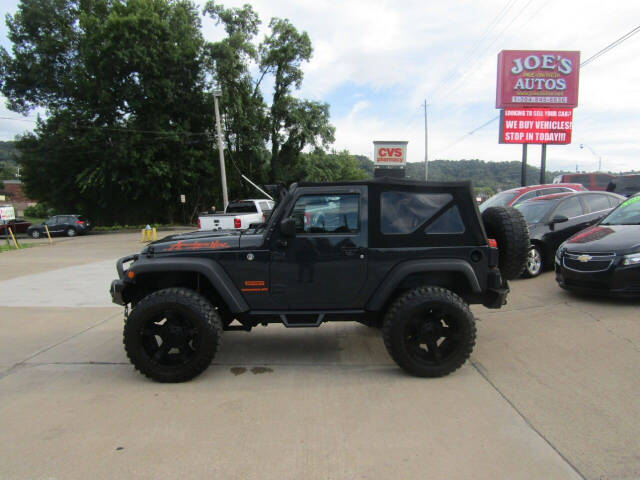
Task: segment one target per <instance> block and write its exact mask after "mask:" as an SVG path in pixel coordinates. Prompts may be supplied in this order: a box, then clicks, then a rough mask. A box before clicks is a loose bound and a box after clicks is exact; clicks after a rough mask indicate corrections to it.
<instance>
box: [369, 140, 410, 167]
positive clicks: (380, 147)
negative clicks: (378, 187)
mask: <svg viewBox="0 0 640 480" xmlns="http://www.w3.org/2000/svg"><path fill="white" fill-rule="evenodd" d="M407 143H409V142H379V141H375V142H373V157H374V159H375V160H374V162H375V164H376V165H377V166H379V165H399V166H403V165H404V164H405V163H406V162H407Z"/></svg>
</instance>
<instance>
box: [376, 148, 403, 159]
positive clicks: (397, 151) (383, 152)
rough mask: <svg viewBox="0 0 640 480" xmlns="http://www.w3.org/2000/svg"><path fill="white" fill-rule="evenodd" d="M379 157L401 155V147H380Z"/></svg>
mask: <svg viewBox="0 0 640 480" xmlns="http://www.w3.org/2000/svg"><path fill="white" fill-rule="evenodd" d="M378 156H380V157H402V149H401V148H381V149H379V150H378Z"/></svg>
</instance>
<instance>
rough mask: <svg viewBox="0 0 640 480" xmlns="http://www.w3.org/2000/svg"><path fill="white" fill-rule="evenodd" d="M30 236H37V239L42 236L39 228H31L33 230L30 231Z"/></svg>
mask: <svg viewBox="0 0 640 480" xmlns="http://www.w3.org/2000/svg"><path fill="white" fill-rule="evenodd" d="M29 236H30V237H31V238H36V239H37V238H40V232H39V231H38V230H31V231H30V232H29Z"/></svg>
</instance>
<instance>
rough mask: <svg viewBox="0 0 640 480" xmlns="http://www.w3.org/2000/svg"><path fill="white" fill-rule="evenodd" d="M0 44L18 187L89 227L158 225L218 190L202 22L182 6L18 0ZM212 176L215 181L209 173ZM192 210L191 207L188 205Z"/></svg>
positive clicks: (147, 0) (131, 0)
mask: <svg viewBox="0 0 640 480" xmlns="http://www.w3.org/2000/svg"><path fill="white" fill-rule="evenodd" d="M7 25H8V27H9V39H10V41H11V42H12V44H13V47H12V54H9V53H8V52H7V51H6V50H4V49H2V50H1V51H0V72H1V73H2V80H1V82H0V88H1V90H2V93H3V94H4V95H5V96H6V97H7V98H8V99H9V101H8V106H9V108H11V109H13V110H15V111H19V112H26V111H29V110H30V109H32V108H34V107H44V108H45V109H46V110H47V119H46V120H40V121H39V122H38V124H37V126H36V129H35V131H34V133H32V134H27V135H24V136H22V137H20V138H19V139H18V142H17V145H16V146H17V149H18V150H19V152H20V153H21V159H20V161H21V163H22V165H23V169H22V170H21V176H22V178H23V180H24V182H25V187H26V191H27V193H28V194H29V195H30V196H32V197H33V198H36V199H38V200H42V201H46V202H47V203H49V204H50V205H52V206H53V207H54V208H57V209H75V210H78V211H80V212H82V213H85V214H87V215H90V216H92V217H93V218H94V219H95V220H96V221H97V222H99V223H107V224H108V223H113V222H115V221H118V222H129V223H140V222H149V221H166V220H172V219H177V218H178V217H180V216H181V215H182V214H183V211H182V206H181V205H180V204H179V203H178V198H179V195H180V194H181V193H186V194H187V199H188V201H189V202H190V203H189V204H188V208H189V210H195V209H196V207H197V205H196V204H197V203H204V202H205V201H207V203H208V202H209V201H212V199H213V198H215V197H216V195H217V194H218V191H217V187H216V186H217V185H218V184H219V183H217V182H216V170H215V169H214V168H213V165H214V163H213V154H212V153H213V152H212V145H211V141H210V132H209V129H210V126H211V125H212V123H213V119H212V112H213V102H212V98H211V96H210V94H208V93H206V92H208V91H210V85H209V84H208V83H207V68H208V66H209V65H208V63H207V62H208V57H207V55H205V42H204V40H203V37H202V35H201V31H200V27H201V26H200V18H199V14H198V12H197V10H196V8H195V6H194V5H193V4H192V3H190V2H188V1H172V0H84V1H71V0H22V1H21V2H20V4H19V6H18V11H17V13H16V14H15V15H14V16H8V17H7ZM218 179H219V176H218ZM190 213H191V212H190Z"/></svg>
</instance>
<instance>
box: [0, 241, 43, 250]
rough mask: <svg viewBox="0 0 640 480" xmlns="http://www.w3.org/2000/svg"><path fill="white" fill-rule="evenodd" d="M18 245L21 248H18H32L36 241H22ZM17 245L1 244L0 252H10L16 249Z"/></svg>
mask: <svg viewBox="0 0 640 480" xmlns="http://www.w3.org/2000/svg"><path fill="white" fill-rule="evenodd" d="M18 245H20V248H19V249H18V250H23V249H25V248H31V247H35V246H36V244H35V243H20V242H18ZM15 249H16V247H14V246H13V245H11V246H9V245H7V244H6V242H5V243H2V244H0V252H8V251H9V250H15Z"/></svg>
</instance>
